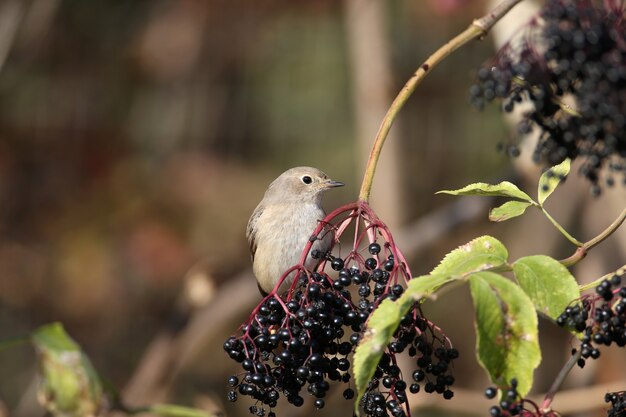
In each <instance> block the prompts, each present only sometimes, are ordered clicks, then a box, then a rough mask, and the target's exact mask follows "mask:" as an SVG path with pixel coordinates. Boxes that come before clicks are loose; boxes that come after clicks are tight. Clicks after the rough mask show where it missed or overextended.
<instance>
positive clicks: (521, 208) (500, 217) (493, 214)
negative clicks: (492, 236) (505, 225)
mask: <svg viewBox="0 0 626 417" xmlns="http://www.w3.org/2000/svg"><path fill="white" fill-rule="evenodd" d="M531 205H532V203H529V202H528V201H515V200H513V201H507V202H506V203H504V204H502V205H501V206H500V207H496V208H493V209H491V211H490V212H489V220H491V221H492V222H503V221H505V220H509V219H512V218H513V217H517V216H521V215H522V214H524V212H525V211H526V209H527V208H528V207H529V206H531Z"/></svg>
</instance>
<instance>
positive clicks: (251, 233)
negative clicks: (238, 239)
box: [246, 205, 264, 261]
mask: <svg viewBox="0 0 626 417" xmlns="http://www.w3.org/2000/svg"><path fill="white" fill-rule="evenodd" d="M263 210H264V207H262V206H260V205H259V206H257V208H256V209H254V212H253V213H252V216H250V220H248V227H246V237H247V238H248V245H250V254H251V255H252V260H253V261H254V254H255V253H256V247H257V242H256V234H257V233H256V232H257V221H258V220H259V217H261V215H262V214H263Z"/></svg>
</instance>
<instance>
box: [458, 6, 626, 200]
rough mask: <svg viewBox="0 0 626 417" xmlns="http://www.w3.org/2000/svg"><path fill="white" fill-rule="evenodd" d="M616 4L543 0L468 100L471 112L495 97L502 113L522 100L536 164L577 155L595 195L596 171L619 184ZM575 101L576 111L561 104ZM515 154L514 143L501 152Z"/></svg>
mask: <svg viewBox="0 0 626 417" xmlns="http://www.w3.org/2000/svg"><path fill="white" fill-rule="evenodd" d="M623 15H624V6H623V3H620V2H599V1H594V0H547V1H546V2H545V4H544V6H543V8H542V10H541V13H540V17H541V19H534V20H533V21H532V23H531V24H530V26H529V30H528V31H526V32H525V33H527V34H528V35H527V36H525V37H524V38H523V39H521V40H519V39H516V40H515V41H516V42H517V43H518V44H515V45H514V44H513V41H511V42H509V43H508V44H507V45H506V46H504V47H503V48H502V49H501V50H500V51H499V52H498V54H497V56H496V57H495V58H494V60H493V61H492V62H490V63H488V64H486V65H485V66H484V67H483V68H481V69H480V70H479V71H478V74H477V82H476V84H475V85H473V86H472V87H471V88H470V91H469V93H470V99H471V101H472V103H473V104H474V105H476V106H477V107H478V108H482V107H483V106H484V105H485V103H486V102H491V101H493V100H495V99H500V100H502V102H503V109H504V110H505V111H507V112H510V111H512V110H513V109H514V108H515V106H516V105H518V104H519V103H521V102H523V101H529V102H530V103H531V104H532V105H533V106H532V109H531V110H529V111H527V112H526V113H525V114H524V116H523V120H522V122H521V123H520V125H519V129H518V130H519V133H520V134H522V135H524V134H527V133H529V132H530V131H531V130H532V129H534V128H537V129H539V131H540V137H539V141H538V143H537V146H536V148H535V151H534V155H533V158H534V159H535V161H537V162H539V161H544V162H547V163H548V164H549V165H556V164H558V163H560V162H561V161H563V160H564V159H565V158H571V159H575V158H580V159H582V160H583V164H582V166H581V168H580V173H581V174H582V175H584V176H585V177H586V178H587V179H588V180H589V181H590V182H591V183H592V188H591V190H592V193H594V194H598V193H599V192H600V184H599V179H600V171H601V170H603V169H605V170H604V171H603V172H605V174H606V175H605V177H606V178H605V183H606V185H607V186H612V185H613V184H614V183H615V180H614V178H613V177H614V176H615V175H620V176H621V177H622V178H623V179H624V181H625V183H626V116H625V115H626V42H625V41H624V40H625V39H626V20H624V19H623ZM565 97H571V98H573V99H574V101H575V105H574V108H575V110H572V109H569V108H568V107H566V106H565V105H563V104H562V103H563V100H564V98H565ZM508 151H509V153H510V154H511V155H512V156H516V155H519V149H518V148H517V146H515V145H512V146H510V147H509V148H508Z"/></svg>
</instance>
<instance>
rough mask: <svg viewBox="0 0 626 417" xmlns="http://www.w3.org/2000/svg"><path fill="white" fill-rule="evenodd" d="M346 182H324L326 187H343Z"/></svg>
mask: <svg viewBox="0 0 626 417" xmlns="http://www.w3.org/2000/svg"><path fill="white" fill-rule="evenodd" d="M344 185H345V184H344V183H343V182H339V181H333V180H328V181H325V182H324V188H336V187H343V186H344Z"/></svg>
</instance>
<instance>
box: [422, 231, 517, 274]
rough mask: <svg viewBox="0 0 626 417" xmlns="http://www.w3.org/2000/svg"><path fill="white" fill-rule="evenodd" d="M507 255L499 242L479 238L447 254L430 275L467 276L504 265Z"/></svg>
mask: <svg viewBox="0 0 626 417" xmlns="http://www.w3.org/2000/svg"><path fill="white" fill-rule="evenodd" d="M508 256H509V254H508V252H507V250H506V248H505V247H504V245H503V244H502V243H500V241H499V240H497V239H495V238H493V237H491V236H481V237H478V238H476V239H474V240H472V241H471V242H469V243H466V244H465V245H463V246H459V247H458V248H457V249H455V250H453V251H452V252H450V253H448V254H447V255H446V256H445V257H444V258H443V260H442V261H441V263H440V264H439V265H438V266H437V267H436V268H435V269H433V270H432V272H431V275H447V276H449V275H467V274H470V273H472V272H478V271H485V270H487V269H494V268H498V267H500V266H503V265H505V264H506V260H507V258H508Z"/></svg>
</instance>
